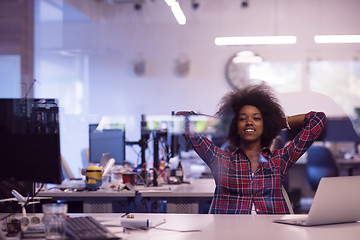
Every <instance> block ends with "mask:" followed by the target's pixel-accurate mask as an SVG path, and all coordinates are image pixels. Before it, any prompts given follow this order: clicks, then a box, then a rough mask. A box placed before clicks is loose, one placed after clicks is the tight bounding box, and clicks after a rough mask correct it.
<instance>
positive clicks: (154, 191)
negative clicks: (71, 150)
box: [38, 179, 215, 213]
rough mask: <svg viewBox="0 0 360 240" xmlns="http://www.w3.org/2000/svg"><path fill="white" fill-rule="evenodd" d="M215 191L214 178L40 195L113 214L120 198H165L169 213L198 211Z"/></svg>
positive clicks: (88, 210) (43, 193) (93, 211)
mask: <svg viewBox="0 0 360 240" xmlns="http://www.w3.org/2000/svg"><path fill="white" fill-rule="evenodd" d="M214 190H215V182H214V180H213V179H196V180H190V184H180V185H164V186H161V187H144V186H135V190H133V191H122V192H117V191H112V190H103V189H100V190H97V191H81V192H74V191H68V192H64V191H61V190H59V189H52V190H46V191H42V192H40V193H39V194H38V196H39V197H52V198H53V199H54V200H65V201H81V202H83V212H84V213H111V212H113V211H112V203H113V202H114V201H119V200H121V199H123V200H124V199H127V198H135V197H136V196H139V195H140V197H141V198H146V199H152V200H166V201H167V212H168V213H198V212H199V201H200V200H201V199H202V200H204V199H205V200H209V201H211V200H212V197H213V194H214Z"/></svg>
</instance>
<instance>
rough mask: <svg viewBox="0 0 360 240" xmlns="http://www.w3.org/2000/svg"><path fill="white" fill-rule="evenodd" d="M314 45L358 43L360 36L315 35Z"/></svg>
mask: <svg viewBox="0 0 360 240" xmlns="http://www.w3.org/2000/svg"><path fill="white" fill-rule="evenodd" d="M314 41H315V43H360V35H315V37H314Z"/></svg>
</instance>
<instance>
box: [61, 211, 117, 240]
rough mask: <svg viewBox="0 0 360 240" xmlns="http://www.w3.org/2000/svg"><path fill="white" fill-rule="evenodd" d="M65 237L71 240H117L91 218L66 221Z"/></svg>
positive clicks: (82, 217) (83, 217)
mask: <svg viewBox="0 0 360 240" xmlns="http://www.w3.org/2000/svg"><path fill="white" fill-rule="evenodd" d="M65 231H66V235H67V237H68V238H69V239H71V240H117V239H121V238H119V237H116V236H115V235H114V234H113V233H112V232H110V231H109V230H108V229H107V228H106V227H105V226H103V225H101V223H100V222H98V221H97V220H96V219H94V218H93V217H91V216H81V217H73V218H68V219H66V227H65Z"/></svg>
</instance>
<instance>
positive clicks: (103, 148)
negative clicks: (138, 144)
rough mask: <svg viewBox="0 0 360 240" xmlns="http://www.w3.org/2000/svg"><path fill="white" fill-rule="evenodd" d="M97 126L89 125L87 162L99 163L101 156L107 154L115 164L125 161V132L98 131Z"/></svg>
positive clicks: (119, 130)
mask: <svg viewBox="0 0 360 240" xmlns="http://www.w3.org/2000/svg"><path fill="white" fill-rule="evenodd" d="M98 126H99V125H98V124H89V153H90V154H89V162H90V163H100V160H101V158H102V155H103V154H104V153H105V154H106V153H107V154H109V155H110V157H111V158H114V159H115V164H123V163H124V161H125V145H126V141H125V130H124V129H119V128H112V129H106V128H105V129H99V128H98Z"/></svg>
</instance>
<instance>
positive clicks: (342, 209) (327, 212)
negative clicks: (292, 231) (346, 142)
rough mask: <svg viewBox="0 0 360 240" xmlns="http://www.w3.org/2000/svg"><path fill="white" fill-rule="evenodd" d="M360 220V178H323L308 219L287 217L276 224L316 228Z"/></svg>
mask: <svg viewBox="0 0 360 240" xmlns="http://www.w3.org/2000/svg"><path fill="white" fill-rule="evenodd" d="M359 220H360V176H348V177H325V178H322V179H321V181H320V183H319V186H318V189H317V191H316V193H315V197H314V200H313V203H312V205H311V208H310V211H309V214H308V215H307V217H306V218H295V216H291V215H287V216H285V217H283V218H282V219H279V220H275V221H274V222H276V223H286V224H293V225H300V226H314V225H324V224H334V223H348V222H356V221H359Z"/></svg>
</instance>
